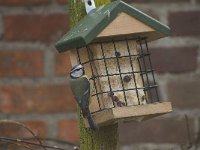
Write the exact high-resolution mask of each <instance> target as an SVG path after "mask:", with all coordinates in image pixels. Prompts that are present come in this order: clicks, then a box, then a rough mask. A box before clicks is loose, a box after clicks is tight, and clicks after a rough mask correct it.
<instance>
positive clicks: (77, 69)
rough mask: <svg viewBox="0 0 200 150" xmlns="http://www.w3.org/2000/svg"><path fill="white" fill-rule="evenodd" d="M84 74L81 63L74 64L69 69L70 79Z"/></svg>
mask: <svg viewBox="0 0 200 150" xmlns="http://www.w3.org/2000/svg"><path fill="white" fill-rule="evenodd" d="M84 74H85V72H84V67H83V66H82V65H81V64H78V65H75V66H74V67H73V68H72V69H71V71H70V77H71V78H72V79H77V78H80V77H81V76H82V75H84Z"/></svg>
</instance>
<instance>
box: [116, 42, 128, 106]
mask: <svg viewBox="0 0 200 150" xmlns="http://www.w3.org/2000/svg"><path fill="white" fill-rule="evenodd" d="M112 42H113V46H114V49H115V53H117V49H116V45H115V41H114V40H113V41H112ZM116 60H117V66H118V69H119V74H120V78H121V80H120V81H121V84H122V89H123V94H124V100H125V103H126V106H127V105H128V103H127V99H126V93H125V91H124V90H125V88H124V82H123V78H122V74H121V67H120V63H119V58H118V57H116Z"/></svg>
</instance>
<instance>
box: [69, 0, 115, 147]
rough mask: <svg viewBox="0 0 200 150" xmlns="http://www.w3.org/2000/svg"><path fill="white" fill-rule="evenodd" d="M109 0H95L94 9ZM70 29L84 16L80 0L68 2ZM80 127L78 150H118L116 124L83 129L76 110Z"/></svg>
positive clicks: (80, 118) (83, 8) (82, 122)
mask: <svg viewBox="0 0 200 150" xmlns="http://www.w3.org/2000/svg"><path fill="white" fill-rule="evenodd" d="M109 2H111V0H95V3H96V7H98V6H101V5H103V4H107V3H109ZM68 4H69V17H70V27H71V28H72V27H73V26H74V25H76V23H77V22H78V21H79V20H80V19H81V18H82V17H84V16H85V15H86V12H85V6H84V3H83V1H82V0H69V1H68ZM78 116H79V127H80V148H81V150H118V149H119V134H118V124H114V125H110V126H105V127H101V128H99V129H98V130H97V131H93V130H91V129H87V128H85V125H84V121H83V118H82V116H81V115H80V109H79V108H78Z"/></svg>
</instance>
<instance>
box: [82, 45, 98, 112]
mask: <svg viewBox="0 0 200 150" xmlns="http://www.w3.org/2000/svg"><path fill="white" fill-rule="evenodd" d="M86 49H87V54H88V57H89V59H90V58H91V57H90V47H89V46H86ZM90 68H91V71H92V76H93V83H94V88H95V92H96V93H98V91H97V85H96V80H95V74H94V70H93V67H92V63H91V62H90ZM97 101H98V104H99V109H100V110H101V105H100V100H99V96H98V95H97Z"/></svg>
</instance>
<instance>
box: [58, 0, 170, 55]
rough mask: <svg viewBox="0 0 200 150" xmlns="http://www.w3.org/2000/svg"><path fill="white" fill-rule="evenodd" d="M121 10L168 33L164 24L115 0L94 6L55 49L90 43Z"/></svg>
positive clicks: (168, 30) (63, 49) (163, 32)
mask: <svg viewBox="0 0 200 150" xmlns="http://www.w3.org/2000/svg"><path fill="white" fill-rule="evenodd" d="M121 12H124V13H127V14H129V15H130V16H132V17H134V18H136V19H138V20H140V21H141V22H143V23H145V24H147V25H148V26H150V27H152V28H153V29H155V30H156V31H158V32H160V33H162V34H164V35H169V33H170V29H169V27H167V26H166V25H164V24H162V23H160V22H159V21H157V20H155V19H154V18H152V17H150V16H148V15H146V14H144V13H143V12H141V11H140V10H138V9H136V8H134V7H132V6H130V5H128V4H126V3H124V2H123V1H119V0H117V1H115V2H112V3H109V4H107V5H103V6H101V7H99V8H96V9H94V10H92V11H91V12H90V13H89V14H88V15H86V16H85V17H84V18H83V19H82V20H81V21H79V22H78V24H77V25H76V26H75V27H74V28H72V29H71V30H70V31H69V32H68V33H67V34H65V35H64V36H63V37H62V38H61V39H60V40H59V41H58V42H57V43H56V48H57V50H58V51H59V52H65V51H67V50H72V49H75V48H80V47H83V46H85V45H87V44H89V43H91V42H92V41H93V40H94V39H95V38H96V36H97V35H98V34H99V33H100V32H101V31H102V30H103V29H104V28H105V27H106V26H107V25H109V24H110V23H111V22H112V21H113V20H114V19H115V18H116V17H117V15H118V14H119V13H121Z"/></svg>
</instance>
